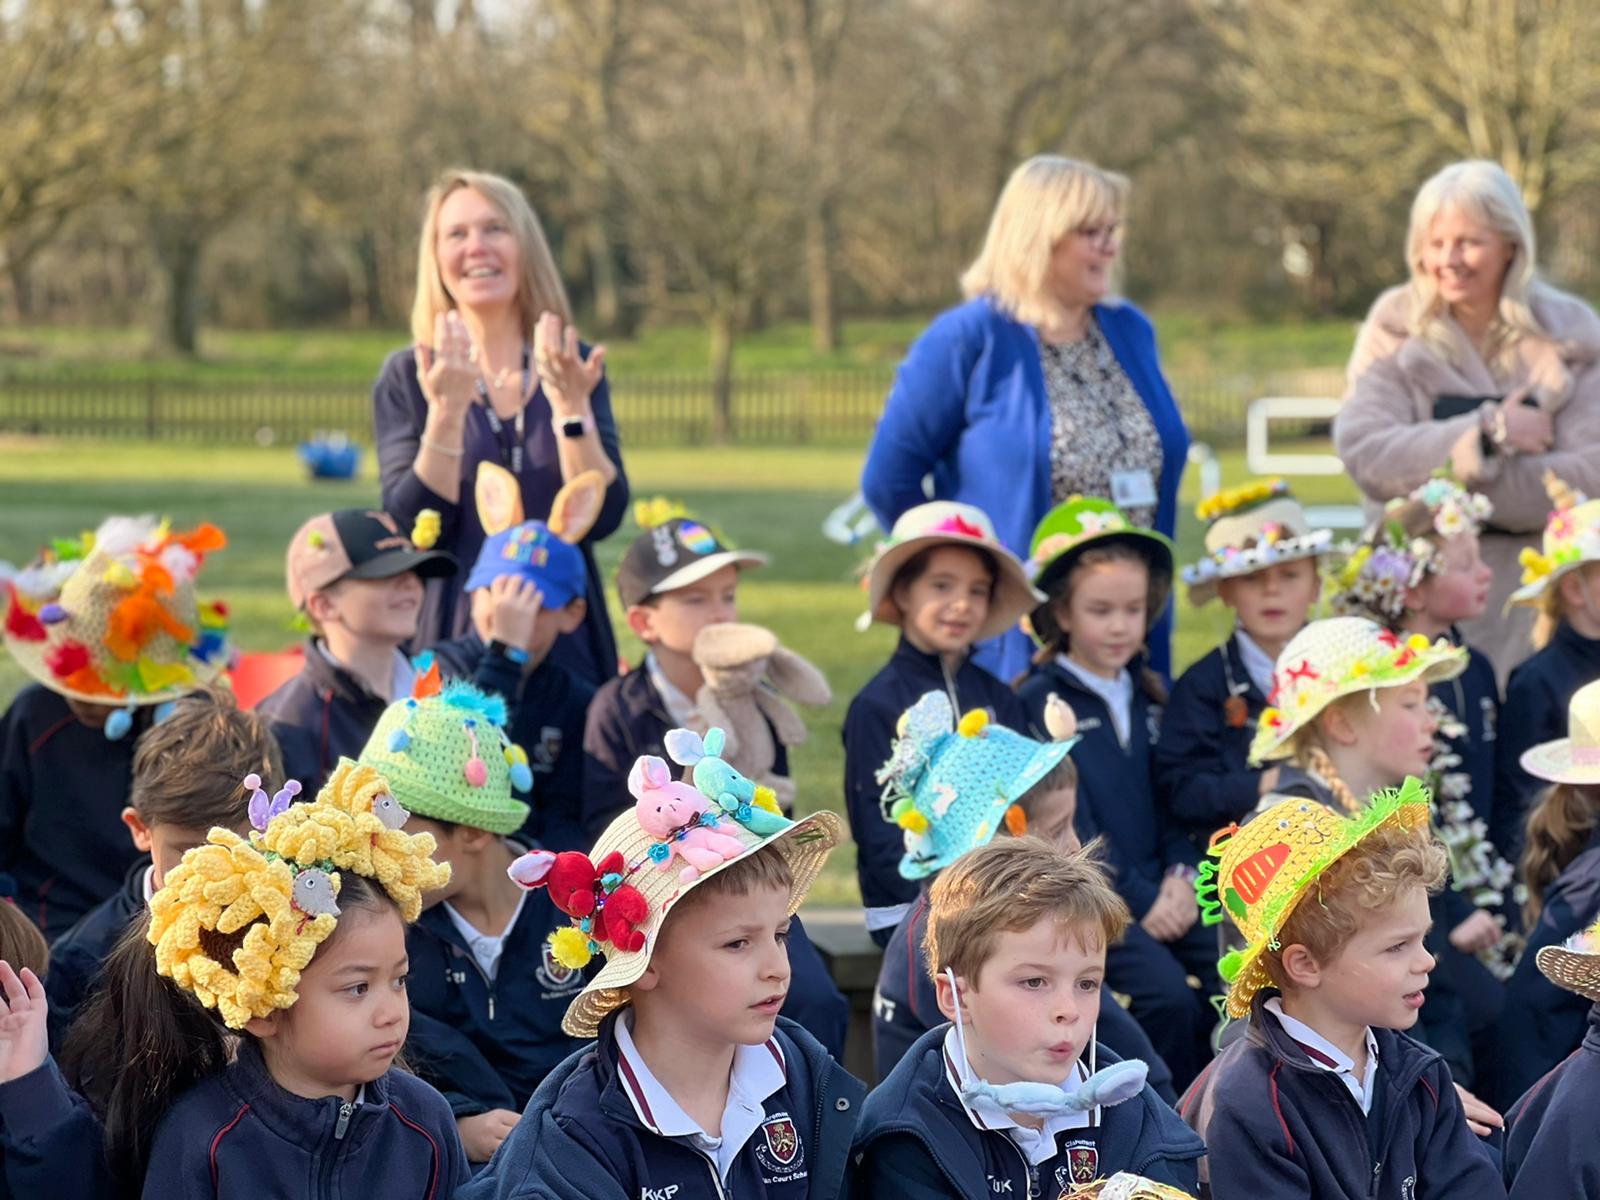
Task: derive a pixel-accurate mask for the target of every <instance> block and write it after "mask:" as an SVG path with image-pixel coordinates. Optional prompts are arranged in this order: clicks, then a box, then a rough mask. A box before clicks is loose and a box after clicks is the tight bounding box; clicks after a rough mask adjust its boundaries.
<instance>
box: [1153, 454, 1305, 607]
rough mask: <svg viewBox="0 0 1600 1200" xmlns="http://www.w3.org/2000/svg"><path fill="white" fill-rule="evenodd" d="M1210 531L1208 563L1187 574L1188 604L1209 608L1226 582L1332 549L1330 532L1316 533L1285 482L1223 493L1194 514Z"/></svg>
mask: <svg viewBox="0 0 1600 1200" xmlns="http://www.w3.org/2000/svg"><path fill="white" fill-rule="evenodd" d="M1195 515H1196V516H1197V517H1199V518H1200V519H1201V520H1202V521H1207V522H1209V524H1208V525H1207V526H1206V542H1205V545H1206V552H1205V557H1203V558H1201V559H1200V560H1199V561H1197V562H1194V563H1191V564H1190V565H1189V566H1186V567H1184V568H1183V571H1182V576H1183V582H1184V583H1185V584H1187V585H1188V588H1189V603H1190V604H1193V605H1194V606H1195V607H1197V608H1198V607H1199V606H1200V605H1203V604H1208V603H1210V601H1211V600H1213V599H1214V598H1215V597H1216V595H1217V584H1218V582H1219V581H1221V580H1224V579H1234V578H1237V577H1238V576H1240V575H1249V574H1252V573H1253V572H1256V571H1260V570H1263V569H1264V568H1266V567H1270V566H1274V565H1276V564H1277V563H1286V562H1294V561H1296V560H1297V559H1302V558H1314V557H1316V556H1317V555H1319V554H1322V553H1324V552H1325V551H1326V550H1327V549H1328V548H1329V546H1331V545H1332V543H1333V531H1332V530H1331V529H1316V530H1314V529H1312V528H1311V524H1310V522H1309V521H1307V520H1306V513H1305V509H1303V508H1301V507H1300V502H1299V501H1298V500H1296V499H1295V498H1294V496H1293V495H1292V494H1291V493H1290V491H1289V485H1288V484H1287V483H1285V482H1284V481H1283V480H1281V479H1266V480H1259V481H1257V482H1255V483H1249V484H1245V485H1244V486H1242V487H1237V488H1230V489H1228V490H1227V491H1222V492H1218V493H1217V494H1216V495H1215V496H1212V497H1210V498H1209V499H1206V500H1203V501H1201V502H1200V504H1199V505H1197V506H1196V508H1195Z"/></svg>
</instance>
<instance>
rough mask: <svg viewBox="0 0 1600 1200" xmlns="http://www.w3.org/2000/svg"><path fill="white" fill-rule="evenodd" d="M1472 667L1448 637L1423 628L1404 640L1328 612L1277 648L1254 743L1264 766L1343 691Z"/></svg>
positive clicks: (1255, 756)
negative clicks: (1269, 690) (1430, 634)
mask: <svg viewBox="0 0 1600 1200" xmlns="http://www.w3.org/2000/svg"><path fill="white" fill-rule="evenodd" d="M1466 669H1467V651H1466V649H1465V648H1464V647H1461V646H1452V645H1451V644H1450V642H1449V640H1448V639H1446V638H1440V639H1439V640H1438V641H1436V642H1430V641H1428V639H1427V638H1425V637H1423V636H1422V635H1421V634H1412V635H1411V636H1410V637H1408V638H1405V639H1401V638H1400V637H1398V636H1397V635H1395V634H1393V633H1390V632H1389V631H1388V630H1387V629H1385V628H1384V627H1383V626H1382V625H1379V624H1378V623H1377V622H1376V621H1369V620H1367V619H1366V618H1364V617H1329V618H1327V619H1326V620H1322V621H1313V622H1311V624H1309V625H1307V626H1306V627H1305V628H1304V629H1302V630H1301V631H1300V632H1299V633H1297V634H1295V635H1294V637H1293V639H1291V640H1290V642H1289V644H1288V645H1287V646H1285V647H1284V648H1283V653H1282V654H1280V655H1278V661H1277V663H1276V664H1275V665H1274V668H1273V672H1272V693H1271V695H1269V696H1268V697H1267V704H1268V707H1267V708H1265V709H1263V710H1262V712H1261V718H1260V720H1259V722H1258V723H1257V725H1256V735H1255V738H1254V740H1253V741H1252V742H1251V743H1250V762H1251V763H1252V764H1254V765H1256V766H1259V765H1260V764H1261V763H1263V762H1265V761H1269V760H1271V759H1275V758H1287V757H1289V754H1290V752H1291V748H1290V745H1289V741H1290V739H1291V738H1293V737H1294V735H1295V734H1296V733H1297V732H1299V731H1300V730H1301V729H1304V728H1305V727H1306V726H1308V725H1310V724H1311V723H1312V721H1314V720H1316V718H1317V714H1318V713H1320V712H1321V711H1322V710H1323V709H1325V708H1327V707H1328V705H1330V704H1332V703H1333V702H1334V701H1335V700H1337V699H1339V698H1340V697H1341V696H1349V695H1353V694H1354V693H1356V692H1366V691H1372V690H1373V689H1376V688H1391V687H1401V686H1403V685H1404V684H1407V683H1410V682H1411V681H1412V680H1414V679H1421V680H1422V681H1423V682H1425V683H1429V684H1433V683H1438V682H1440V681H1442V680H1446V679H1454V678H1455V677H1456V676H1457V675H1459V674H1461V672H1463V671H1465V670H1466Z"/></svg>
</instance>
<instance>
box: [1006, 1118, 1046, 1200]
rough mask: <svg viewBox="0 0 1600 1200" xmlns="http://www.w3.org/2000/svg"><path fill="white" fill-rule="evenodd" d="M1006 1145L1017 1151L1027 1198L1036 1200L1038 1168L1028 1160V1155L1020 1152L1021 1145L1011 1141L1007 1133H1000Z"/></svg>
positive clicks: (1037, 1194) (1037, 1193)
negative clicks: (1025, 1183)
mask: <svg viewBox="0 0 1600 1200" xmlns="http://www.w3.org/2000/svg"><path fill="white" fill-rule="evenodd" d="M1001 1136H1002V1137H1004V1138H1005V1142H1006V1145H1008V1146H1010V1147H1011V1148H1012V1149H1013V1150H1015V1151H1016V1152H1017V1157H1018V1158H1020V1159H1021V1160H1022V1177H1023V1179H1025V1180H1026V1181H1027V1188H1028V1200H1036V1198H1037V1197H1038V1196H1039V1168H1037V1167H1035V1166H1034V1165H1033V1164H1032V1163H1031V1162H1029V1161H1028V1156H1027V1155H1026V1154H1024V1153H1023V1152H1022V1147H1021V1146H1019V1145H1017V1144H1016V1143H1015V1142H1013V1141H1012V1140H1011V1138H1010V1136H1009V1135H1007V1134H1001Z"/></svg>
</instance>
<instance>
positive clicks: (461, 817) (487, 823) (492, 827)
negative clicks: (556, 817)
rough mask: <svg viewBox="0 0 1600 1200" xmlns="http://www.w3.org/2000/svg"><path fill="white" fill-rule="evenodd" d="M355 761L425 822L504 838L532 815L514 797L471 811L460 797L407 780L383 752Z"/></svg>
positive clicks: (364, 754)
mask: <svg viewBox="0 0 1600 1200" xmlns="http://www.w3.org/2000/svg"><path fill="white" fill-rule="evenodd" d="M358 761H359V762H360V763H361V764H362V765H364V766H368V767H371V768H373V769H374V770H375V771H377V772H378V774H380V775H382V776H383V778H384V780H385V781H386V782H387V783H388V784H389V791H390V793H391V794H392V795H393V796H394V798H395V799H396V800H398V801H399V802H400V807H401V808H403V809H405V810H406V811H407V812H408V813H410V814H412V815H413V816H417V817H422V818H424V819H425V820H430V821H449V822H450V823H451V824H453V825H468V826H471V827H472V828H473V829H482V830H485V831H487V832H489V833H495V834H499V835H500V836H501V837H505V836H508V835H510V834H513V833H515V832H516V831H517V830H519V829H521V828H522V826H523V823H524V822H525V821H526V820H527V819H528V813H529V812H531V811H532V809H530V808H529V807H528V805H527V804H525V803H524V802H523V801H521V800H518V799H517V798H516V797H515V796H513V797H512V798H511V799H509V800H507V801H506V802H505V805H504V806H502V807H500V808H494V809H488V808H485V809H478V810H473V809H471V808H469V807H468V805H467V804H466V803H465V802H464V801H463V800H462V799H461V798H460V797H455V798H451V797H449V796H442V795H440V794H439V793H438V792H437V791H435V790H434V789H433V788H430V787H423V786H421V785H419V784H418V783H417V782H416V781H415V780H413V779H410V778H408V775H409V774H410V773H411V772H410V770H409V769H408V768H407V766H406V764H404V763H401V762H397V761H395V756H394V755H392V754H389V753H388V752H387V751H383V752H371V753H369V752H368V751H362V754H361V757H360V759H359V760H358ZM485 790H487V789H485Z"/></svg>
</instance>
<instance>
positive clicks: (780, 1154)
mask: <svg viewBox="0 0 1600 1200" xmlns="http://www.w3.org/2000/svg"><path fill="white" fill-rule="evenodd" d="M756 1161H757V1162H758V1163H760V1164H761V1166H762V1168H763V1170H764V1171H765V1172H766V1173H767V1174H769V1175H773V1176H778V1177H779V1178H781V1179H784V1180H787V1179H794V1178H799V1177H800V1174H801V1173H802V1168H803V1167H804V1166H805V1150H804V1147H802V1146H801V1145H800V1132H799V1130H797V1129H796V1128H795V1126H794V1118H792V1117H791V1116H790V1115H789V1114H788V1113H786V1112H781V1113H774V1114H773V1115H772V1116H770V1117H768V1118H767V1119H766V1120H765V1121H763V1122H762V1123H761V1129H760V1136H759V1137H758V1138H757V1139H756ZM776 1181H777V1180H774V1179H768V1180H767V1182H769V1183H771V1182H776Z"/></svg>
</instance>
